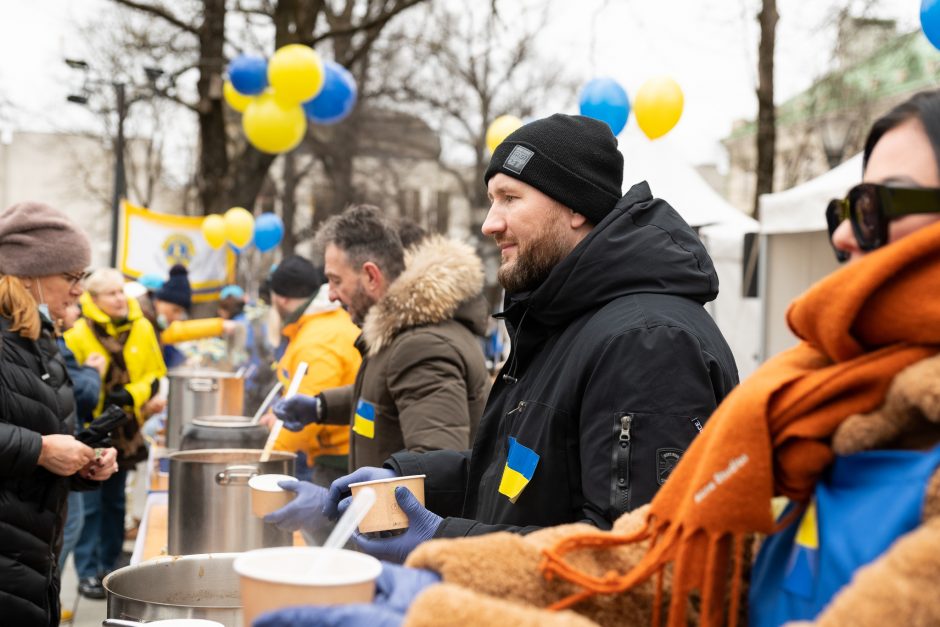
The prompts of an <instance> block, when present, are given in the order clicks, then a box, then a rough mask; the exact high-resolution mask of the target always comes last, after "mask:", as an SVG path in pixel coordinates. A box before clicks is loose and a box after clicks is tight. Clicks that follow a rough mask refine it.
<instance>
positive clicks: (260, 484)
mask: <svg viewBox="0 0 940 627" xmlns="http://www.w3.org/2000/svg"><path fill="white" fill-rule="evenodd" d="M294 480H296V477H291V476H290V475H255V476H254V477H252V478H251V479H249V480H248V487H249V488H251V513H252V514H254V515H255V516H257V517H258V518H264V517H265V516H267V515H268V514H270V513H271V512H276V511H277V510H279V509H281V508H282V507H284V506H285V505H287V504H288V503H290V502H291V501H292V500H294V497H295V496H297V493H296V492H291V491H290V490H285V489H283V488H281V487H280V486H278V485H277V484H278V482H280V481H294Z"/></svg>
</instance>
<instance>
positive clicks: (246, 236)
mask: <svg viewBox="0 0 940 627" xmlns="http://www.w3.org/2000/svg"><path fill="white" fill-rule="evenodd" d="M224 219H225V239H227V240H228V241H229V242H230V243H231V244H232V246H234V247H235V248H244V247H245V246H247V245H248V243H249V242H250V241H251V238H252V237H254V234H255V217H254V216H253V215H251V213H250V212H249V211H248V210H247V209H245V208H243V207H232V208H231V209H229V210H228V211H226V212H225V218H224Z"/></svg>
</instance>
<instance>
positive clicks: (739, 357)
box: [620, 129, 760, 378]
mask: <svg viewBox="0 0 940 627" xmlns="http://www.w3.org/2000/svg"><path fill="white" fill-rule="evenodd" d="M630 130H632V129H628V130H627V131H626V132H624V134H623V136H622V137H621V138H620V150H621V152H622V153H623V155H624V162H625V163H624V177H623V182H624V187H626V188H629V187H630V186H631V185H633V184H634V183H637V182H639V181H646V182H648V183H649V185H650V189H651V190H652V192H653V195H654V196H656V197H658V198H662V199H664V200H666V201H667V202H668V203H669V204H670V205H672V206H673V207H675V209H676V211H678V212H679V214H680V215H682V217H683V218H685V220H686V222H688V223H689V224H690V225H692V226H693V227H701V228H700V230H699V234H700V236H701V238H702V241H703V242H704V243H705V247H706V248H707V249H708V252H709V254H710V255H711V257H712V261H713V262H714V264H715V270H716V271H717V272H718V284H719V294H718V298H717V299H716V300H715V301H714V302H712V303H709V305H708V311H709V313H710V314H711V315H712V317H713V318H715V321H716V322H717V323H718V327H719V328H720V329H721V332H722V334H724V336H725V339H727V341H728V344H729V345H730V346H731V350H732V352H733V353H734V358H735V361H736V362H737V364H738V372H739V374H740V376H741V377H742V378H743V377H745V376H747V375H748V374H750V373H751V371H753V369H754V368H755V367H756V365H757V363H758V361H757V353H758V341H759V335H758V331H759V327H758V324H757V320H758V314H759V312H760V306H759V303H758V302H757V299H755V298H744V297H743V293H742V289H741V283H742V266H741V261H742V260H741V256H742V251H743V250H744V234H745V233H755V232H757V231H758V226H759V225H758V224H757V222H756V221H755V220H753V219H752V218H750V217H748V216H746V215H745V214H743V213H742V212H740V211H738V210H737V209H735V208H734V207H733V206H731V205H730V204H729V203H728V201H726V200H725V199H724V198H722V197H721V195H720V194H718V193H717V192H716V191H715V190H714V189H712V187H711V186H710V185H709V184H708V183H707V182H706V181H705V180H704V179H703V178H702V176H701V175H700V174H699V173H698V172H697V171H696V170H695V168H694V167H693V166H692V165H690V164H689V163H688V162H687V161H686V160H685V159H684V158H683V157H682V156H681V154H680V153H679V152H678V151H677V150H675V149H673V148H672V147H671V145H670V142H669V138H668V137H666V138H662V139H658V140H656V141H650V140H648V139H647V138H646V137H644V136H643V135H641V134H639V132H635V133H631V132H630Z"/></svg>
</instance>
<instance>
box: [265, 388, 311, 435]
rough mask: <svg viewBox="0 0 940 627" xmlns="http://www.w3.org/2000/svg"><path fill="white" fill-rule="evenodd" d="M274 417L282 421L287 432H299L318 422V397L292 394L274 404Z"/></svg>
mask: <svg viewBox="0 0 940 627" xmlns="http://www.w3.org/2000/svg"><path fill="white" fill-rule="evenodd" d="M273 411H274V415H275V416H277V417H278V418H280V419H281V420H283V421H284V428H285V429H287V430H288V431H300V430H301V429H303V428H304V427H306V426H307V425H309V424H311V423H315V422H319V420H320V397H319V396H307V395H306V394H294V395H293V396H291V397H290V398H282V399H281V400H279V401H278V402H276V403H274V408H273Z"/></svg>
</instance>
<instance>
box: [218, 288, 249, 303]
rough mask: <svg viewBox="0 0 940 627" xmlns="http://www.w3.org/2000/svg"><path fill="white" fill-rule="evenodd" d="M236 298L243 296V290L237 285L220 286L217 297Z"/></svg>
mask: <svg viewBox="0 0 940 627" xmlns="http://www.w3.org/2000/svg"><path fill="white" fill-rule="evenodd" d="M229 297H232V298H237V299H239V300H241V299H242V298H245V290H243V289H242V288H241V287H239V286H237V285H226V286H225V287H223V288H222V291H221V292H219V298H229Z"/></svg>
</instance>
